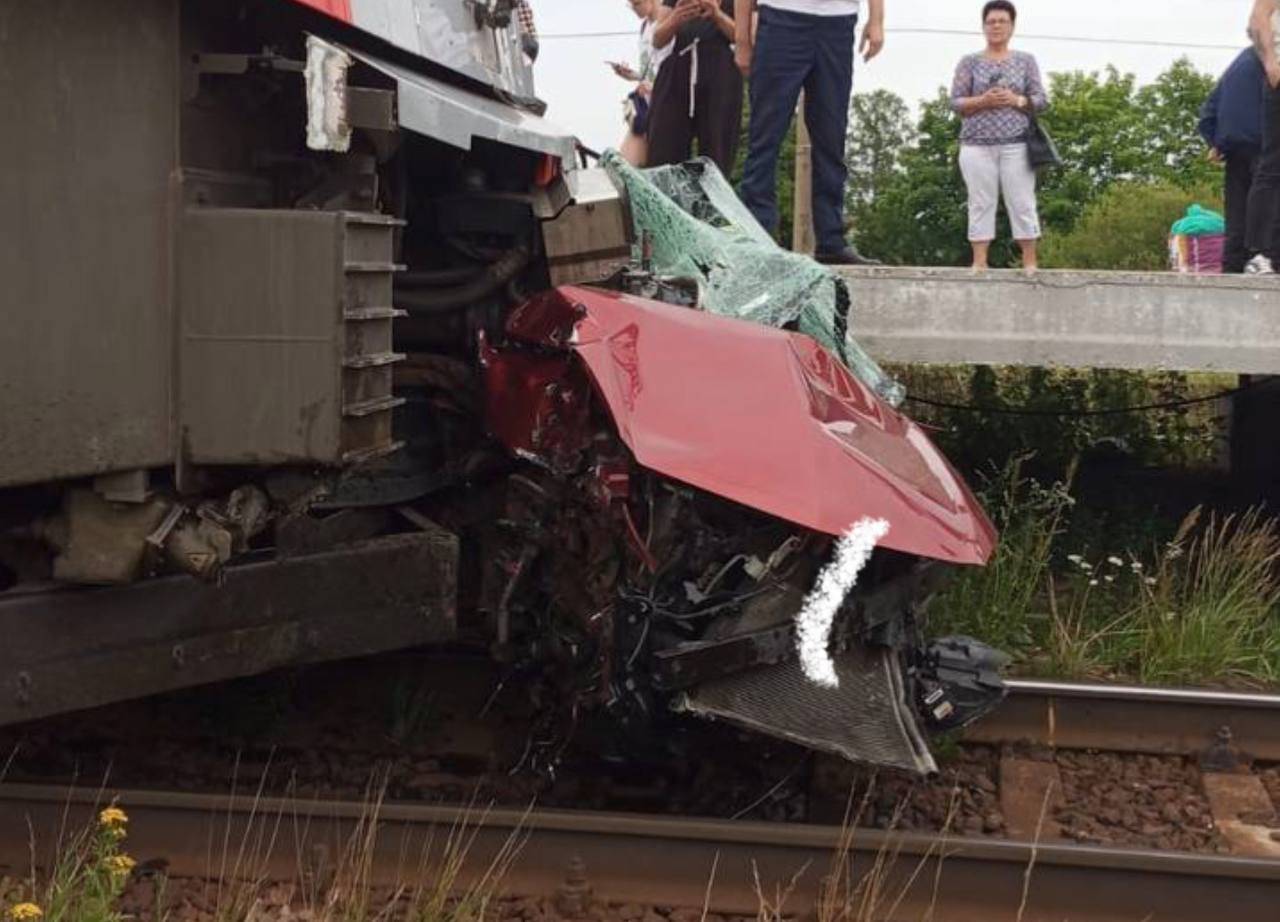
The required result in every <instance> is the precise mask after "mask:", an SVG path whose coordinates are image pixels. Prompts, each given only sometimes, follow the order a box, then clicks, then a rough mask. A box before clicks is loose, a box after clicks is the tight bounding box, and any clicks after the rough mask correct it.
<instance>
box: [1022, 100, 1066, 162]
mask: <svg viewBox="0 0 1280 922" xmlns="http://www.w3.org/2000/svg"><path fill="white" fill-rule="evenodd" d="M1028 117H1029V118H1030V119H1031V125H1030V126H1029V127H1028V128H1027V159H1029V160H1030V161H1031V168H1032V169H1033V170H1047V169H1050V168H1053V167H1060V166H1062V155H1061V154H1059V153H1058V145H1056V144H1054V143H1053V138H1051V137H1050V136H1049V132H1048V131H1047V130H1045V127H1044V125H1041V124H1040V119H1038V118H1036V114H1035V113H1034V112H1032V113H1030V115H1029V116H1028Z"/></svg>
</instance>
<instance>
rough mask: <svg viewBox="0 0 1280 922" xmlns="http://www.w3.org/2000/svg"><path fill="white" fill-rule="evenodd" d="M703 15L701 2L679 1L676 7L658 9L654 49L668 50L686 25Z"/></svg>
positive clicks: (654, 31)
mask: <svg viewBox="0 0 1280 922" xmlns="http://www.w3.org/2000/svg"><path fill="white" fill-rule="evenodd" d="M701 13H702V4H701V2H700V0H679V2H678V3H677V4H676V5H675V6H662V7H659V9H658V22H657V25H655V26H654V27H653V47H654V48H666V47H667V46H668V45H670V44H671V42H672V40H674V39H675V37H676V33H677V32H679V31H680V27H681V26H683V25H684V24H685V23H688V22H692V21H693V20H695V19H697V18H698V17H699V16H700V15H701Z"/></svg>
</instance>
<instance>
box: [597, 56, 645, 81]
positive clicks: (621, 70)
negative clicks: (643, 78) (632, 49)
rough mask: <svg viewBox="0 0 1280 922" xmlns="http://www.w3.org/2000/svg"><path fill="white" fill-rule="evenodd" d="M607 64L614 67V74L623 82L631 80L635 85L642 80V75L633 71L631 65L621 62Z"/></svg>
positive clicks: (608, 62)
mask: <svg viewBox="0 0 1280 922" xmlns="http://www.w3.org/2000/svg"><path fill="white" fill-rule="evenodd" d="M605 63H607V64H608V65H609V66H610V67H612V68H613V72H614V73H615V74H617V75H618V76H619V77H621V78H622V79H623V80H630V81H632V82H633V83H634V82H635V81H637V80H639V79H640V75H639V74H637V73H636V72H635V71H634V70H632V69H631V65H630V64H625V63H622V62H620V61H606V62H605Z"/></svg>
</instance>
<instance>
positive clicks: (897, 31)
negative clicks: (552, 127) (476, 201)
mask: <svg viewBox="0 0 1280 922" xmlns="http://www.w3.org/2000/svg"><path fill="white" fill-rule="evenodd" d="M885 31H886V32H887V33H888V34H890V35H943V36H960V37H964V38H975V37H977V36H978V33H977V32H975V31H971V30H969V29H939V28H927V27H911V26H907V27H902V28H890V29H886V30H885ZM635 36H636V33H635V32H634V31H614V30H603V31H599V32H549V33H548V32H544V33H542V34H541V35H539V38H540V39H541V40H543V41H546V40H556V39H560V40H574V39H589V38H635ZM1018 37H1019V39H1021V40H1024V41H1025V40H1031V41H1043V42H1071V43H1075V44H1086V45H1129V46H1137V47H1145V48H1179V49H1184V50H1188V49H1190V50H1196V51H1239V50H1240V49H1241V48H1242V47H1244V45H1243V43H1241V44H1239V45H1227V44H1219V43H1216V42H1183V41H1167V40H1163V39H1154V38H1108V37H1105V36H1094V35H1046V34H1037V33H1034V32H1023V33H1019V35H1018Z"/></svg>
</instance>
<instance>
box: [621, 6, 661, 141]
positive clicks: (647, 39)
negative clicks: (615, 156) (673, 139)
mask: <svg viewBox="0 0 1280 922" xmlns="http://www.w3.org/2000/svg"><path fill="white" fill-rule="evenodd" d="M627 2H628V5H629V6H630V7H631V12H633V13H635V14H636V16H637V17H638V18H639V19H640V49H639V51H640V53H639V58H638V60H639V62H640V63H639V66H638V67H637V68H636V69H634V70H633V69H632V67H631V65H629V64H620V63H617V62H610V63H609V66H610V67H612V68H613V72H614V73H615V74H617V75H618V76H619V77H621V78H622V79H623V80H627V81H629V82H631V83H634V84H636V88H635V89H634V90H632V91H631V92H630V93H628V94H627V99H626V103H625V111H626V122H627V134H626V137H624V138H623V139H622V144H621V145H620V147H619V148H618V152H619V153H621V154H622V156H623V159H625V160H626V161H627V163H629V164H631V165H632V166H645V165H646V162H647V161H648V157H649V139H648V134H649V104H650V99H651V98H652V96H653V81H654V79H655V78H656V77H657V75H658V70H659V68H661V67H662V62H663V61H664V60H666V59H667V57H668V56H670V54H671V48H672V46H671V45H668V46H667V47H666V48H663V49H661V50H659V49H657V48H654V47H653V31H654V29H655V28H656V27H657V25H658V9H659V5H658V0H627Z"/></svg>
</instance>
